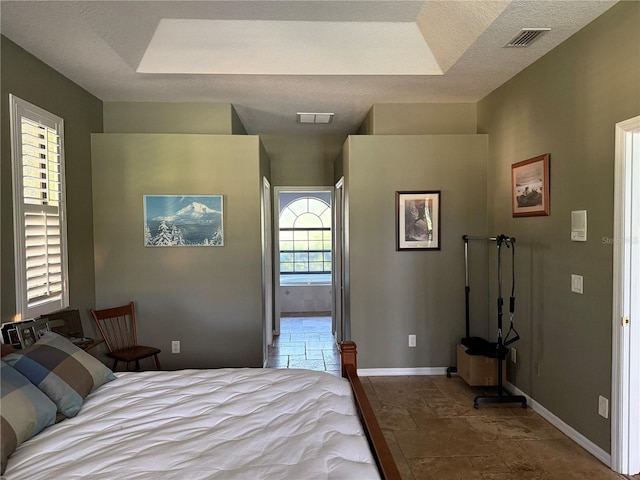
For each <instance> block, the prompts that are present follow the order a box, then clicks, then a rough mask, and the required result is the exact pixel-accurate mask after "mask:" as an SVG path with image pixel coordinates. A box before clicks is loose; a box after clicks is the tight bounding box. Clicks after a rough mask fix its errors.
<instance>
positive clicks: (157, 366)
mask: <svg viewBox="0 0 640 480" xmlns="http://www.w3.org/2000/svg"><path fill="white" fill-rule="evenodd" d="M153 357H154V358H155V359H156V368H157V369H158V370H160V369H161V368H160V360H158V355H154V356H153Z"/></svg>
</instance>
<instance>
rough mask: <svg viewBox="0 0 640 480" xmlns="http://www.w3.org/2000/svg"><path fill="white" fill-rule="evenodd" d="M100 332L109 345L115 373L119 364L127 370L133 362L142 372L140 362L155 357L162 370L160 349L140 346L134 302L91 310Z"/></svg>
mask: <svg viewBox="0 0 640 480" xmlns="http://www.w3.org/2000/svg"><path fill="white" fill-rule="evenodd" d="M91 315H92V316H93V318H94V320H95V321H96V324H97V325H98V330H100V333H101V334H102V338H104V342H105V343H106V344H107V349H108V350H109V352H108V353H107V355H108V356H109V357H111V358H113V367H112V368H111V369H112V370H114V371H115V369H116V366H117V365H118V362H125V363H126V364H127V370H129V365H130V364H131V362H135V363H136V370H138V371H139V370H140V360H142V359H143V358H147V357H154V358H155V360H156V367H157V368H158V370H160V361H159V360H158V354H159V353H160V351H161V350H160V349H159V348H155V347H147V346H144V345H138V337H137V335H136V313H135V309H134V307H133V302H130V303H129V304H128V305H123V306H121V307H113V308H105V309H103V310H94V309H93V308H92V309H91Z"/></svg>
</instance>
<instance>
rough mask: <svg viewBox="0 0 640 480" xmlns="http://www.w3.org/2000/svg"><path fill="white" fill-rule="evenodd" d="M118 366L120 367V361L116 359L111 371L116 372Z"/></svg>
mask: <svg viewBox="0 0 640 480" xmlns="http://www.w3.org/2000/svg"><path fill="white" fill-rule="evenodd" d="M117 366H118V360H116V359H114V360H113V365H112V366H111V370H113V371H114V372H115V371H116V367H117Z"/></svg>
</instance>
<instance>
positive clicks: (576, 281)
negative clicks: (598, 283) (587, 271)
mask: <svg viewBox="0 0 640 480" xmlns="http://www.w3.org/2000/svg"><path fill="white" fill-rule="evenodd" d="M571 291H572V292H574V293H580V294H582V293H584V290H583V278H582V275H574V274H571Z"/></svg>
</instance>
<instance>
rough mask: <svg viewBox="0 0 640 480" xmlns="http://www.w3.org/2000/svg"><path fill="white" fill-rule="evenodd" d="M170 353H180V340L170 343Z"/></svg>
mask: <svg viewBox="0 0 640 480" xmlns="http://www.w3.org/2000/svg"><path fill="white" fill-rule="evenodd" d="M171 353H180V340H174V341H172V342H171Z"/></svg>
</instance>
